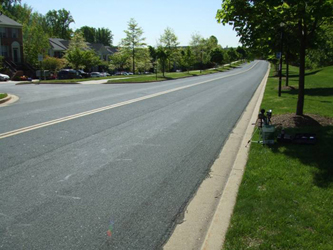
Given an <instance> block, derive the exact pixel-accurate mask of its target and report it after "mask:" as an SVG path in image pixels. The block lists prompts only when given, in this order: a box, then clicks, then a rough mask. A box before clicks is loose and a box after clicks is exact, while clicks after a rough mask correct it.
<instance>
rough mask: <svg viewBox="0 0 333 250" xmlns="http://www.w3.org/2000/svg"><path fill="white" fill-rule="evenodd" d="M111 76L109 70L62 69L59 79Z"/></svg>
mask: <svg viewBox="0 0 333 250" xmlns="http://www.w3.org/2000/svg"><path fill="white" fill-rule="evenodd" d="M105 76H110V74H109V73H107V72H91V73H87V72H84V71H83V70H74V69H62V70H60V71H59V72H58V79H75V78H89V77H105Z"/></svg>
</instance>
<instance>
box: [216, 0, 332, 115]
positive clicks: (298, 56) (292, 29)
mask: <svg viewBox="0 0 333 250" xmlns="http://www.w3.org/2000/svg"><path fill="white" fill-rule="evenodd" d="M216 18H217V20H218V21H219V22H221V23H222V24H224V25H225V24H231V25H232V26H233V27H234V30H235V31H236V32H237V34H238V36H239V37H240V42H241V43H242V44H243V45H244V46H246V47H248V48H250V49H252V50H253V51H256V52H257V53H258V55H260V57H263V58H275V57H276V56H275V55H276V53H277V52H283V55H282V56H283V57H284V58H285V61H286V62H287V63H289V62H290V61H293V62H294V63H295V64H297V65H298V66H299V86H298V101H297V108H296V114H297V115H303V107H304V86H305V85H304V84H305V67H306V64H307V63H306V62H307V59H308V62H310V63H308V64H311V63H314V62H315V61H317V63H318V65H325V63H326V64H327V63H328V64H329V63H332V62H333V60H332V57H330V55H332V51H333V47H332V38H333V37H332V22H333V1H332V0H298V1H294V0H275V1H271V0H263V1H254V0H246V1H245V0H244V1H239V0H223V1H222V8H221V9H220V10H218V12H217V15H216ZM325 49H326V51H325Z"/></svg>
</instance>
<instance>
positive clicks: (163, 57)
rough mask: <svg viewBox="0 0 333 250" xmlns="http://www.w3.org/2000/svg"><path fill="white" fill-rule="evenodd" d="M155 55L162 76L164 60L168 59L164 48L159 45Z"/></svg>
mask: <svg viewBox="0 0 333 250" xmlns="http://www.w3.org/2000/svg"><path fill="white" fill-rule="evenodd" d="M156 55H157V58H158V59H159V61H160V65H161V66H162V72H163V77H165V66H166V62H167V60H168V57H169V55H168V53H167V51H166V49H165V48H163V47H162V46H159V47H158V48H157V51H156Z"/></svg>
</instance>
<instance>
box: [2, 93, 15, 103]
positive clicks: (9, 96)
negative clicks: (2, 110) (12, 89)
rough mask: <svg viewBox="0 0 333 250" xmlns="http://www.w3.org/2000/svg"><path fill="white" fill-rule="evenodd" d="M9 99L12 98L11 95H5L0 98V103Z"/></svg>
mask: <svg viewBox="0 0 333 250" xmlns="http://www.w3.org/2000/svg"><path fill="white" fill-rule="evenodd" d="M10 99H12V96H11V95H9V94H8V96H7V97H5V98H3V99H0V104H1V103H5V102H7V101H9V100H10Z"/></svg>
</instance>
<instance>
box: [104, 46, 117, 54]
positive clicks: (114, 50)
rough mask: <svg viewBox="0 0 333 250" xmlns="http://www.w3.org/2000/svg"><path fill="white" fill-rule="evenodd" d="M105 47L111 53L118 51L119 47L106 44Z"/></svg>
mask: <svg viewBox="0 0 333 250" xmlns="http://www.w3.org/2000/svg"><path fill="white" fill-rule="evenodd" d="M105 48H106V49H107V50H108V51H109V53H110V54H114V53H116V52H118V48H117V47H111V46H105Z"/></svg>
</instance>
